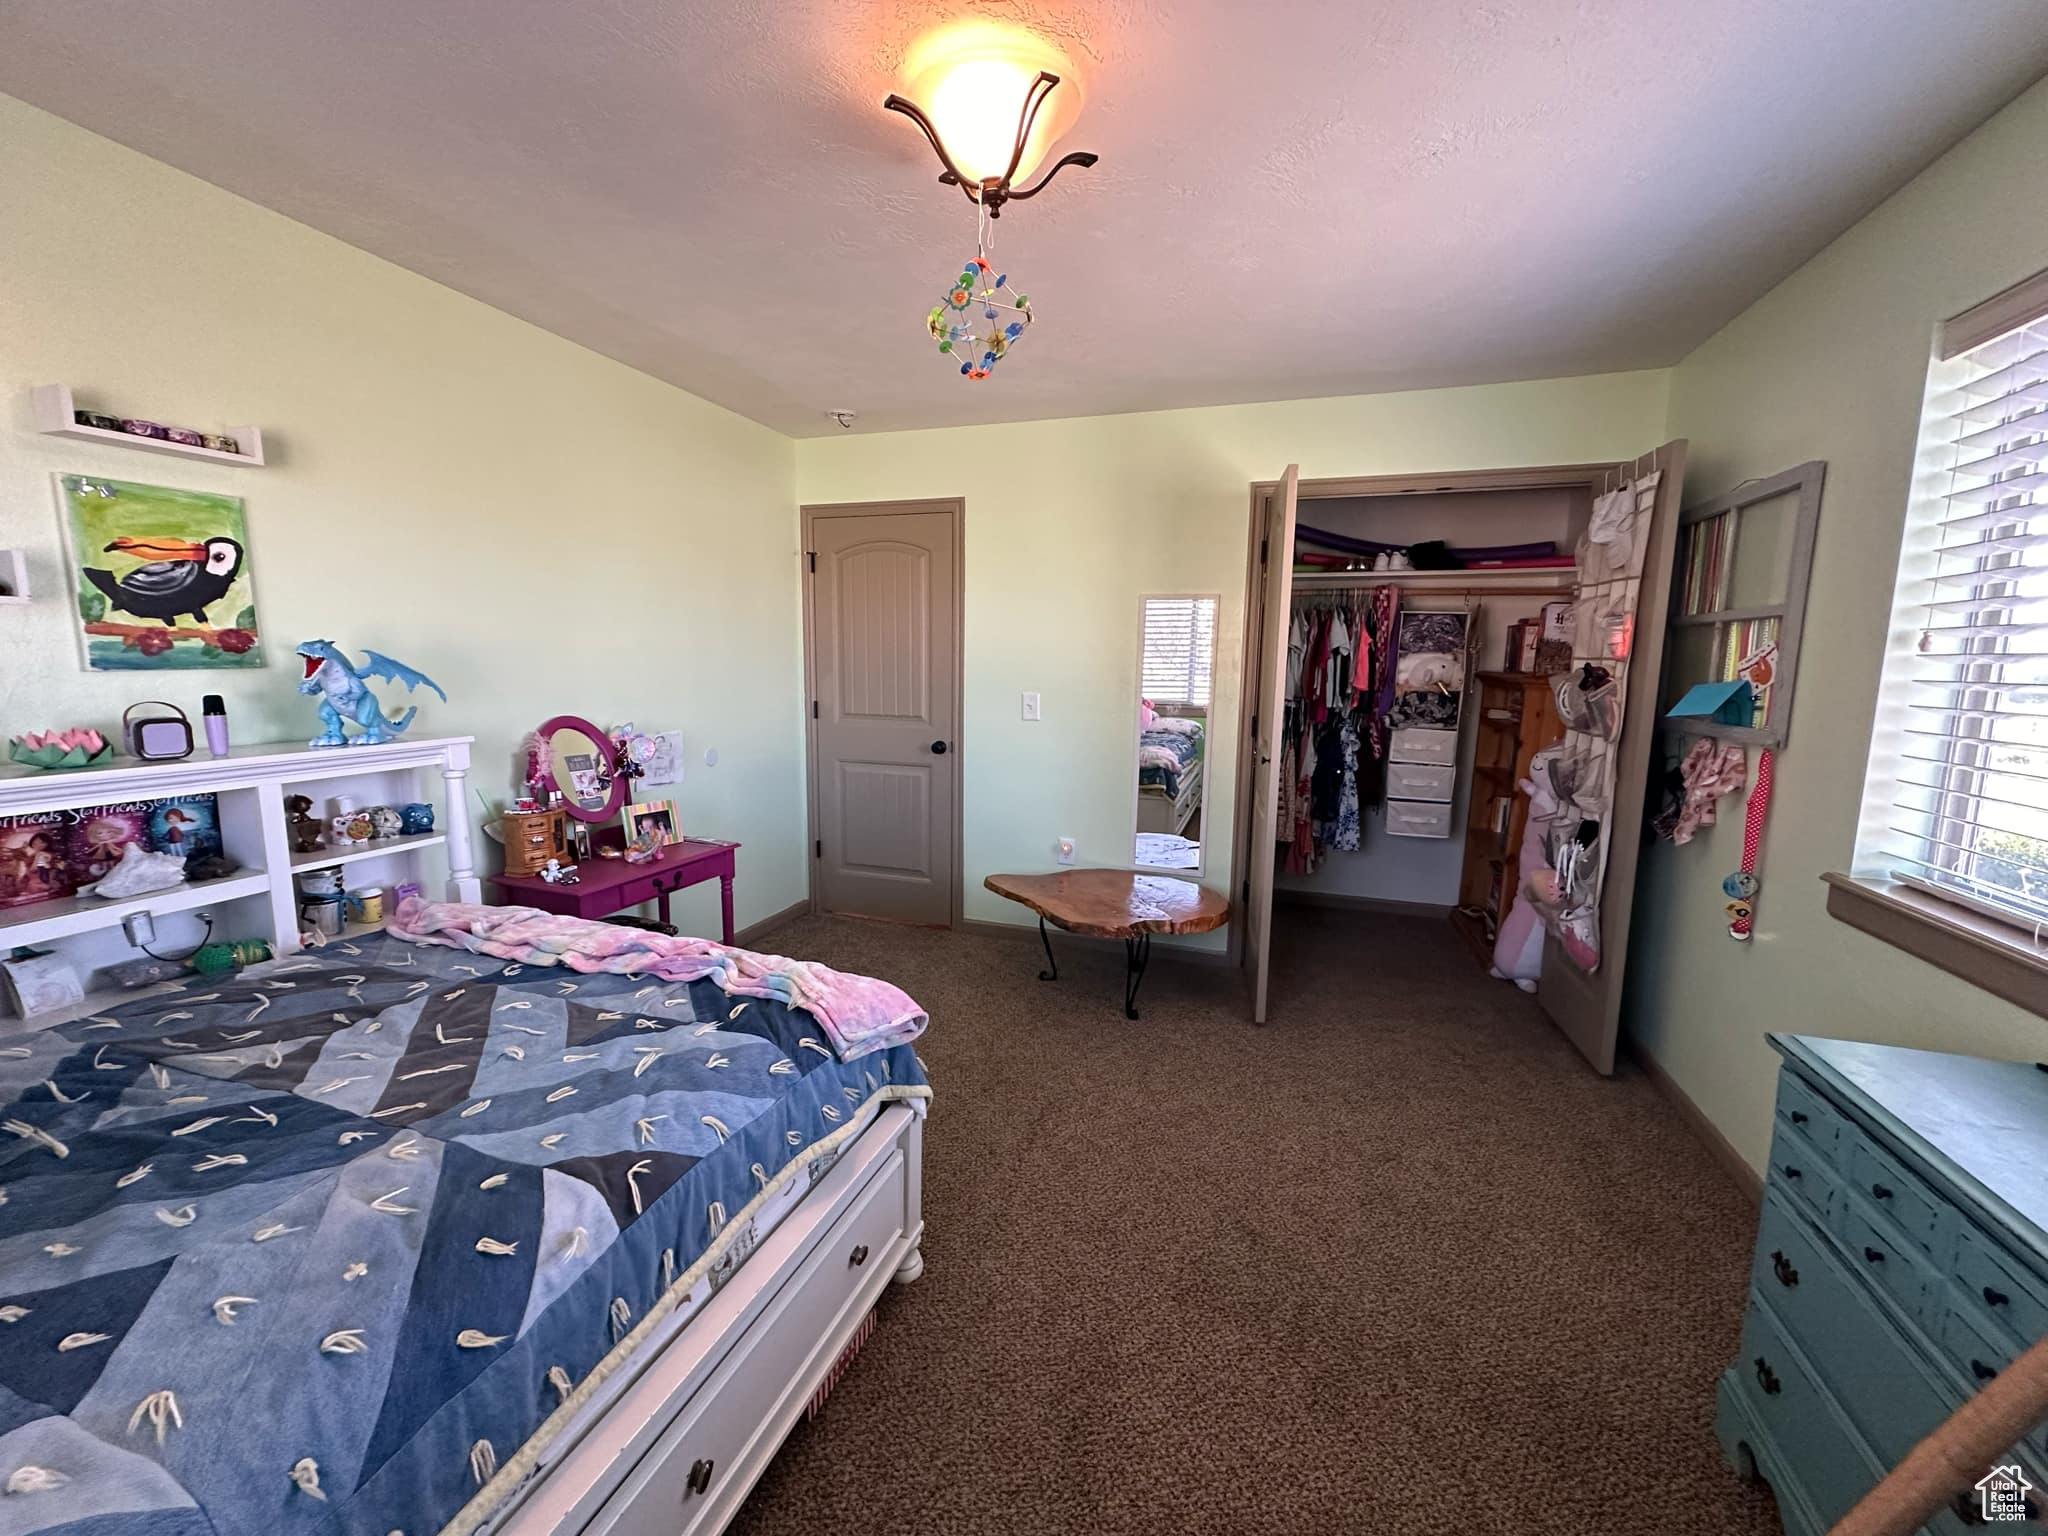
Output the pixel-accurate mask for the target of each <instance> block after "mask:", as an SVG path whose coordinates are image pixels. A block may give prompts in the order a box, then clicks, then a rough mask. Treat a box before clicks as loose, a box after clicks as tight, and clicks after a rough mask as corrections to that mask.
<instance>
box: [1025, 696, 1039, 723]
mask: <svg viewBox="0 0 2048 1536" xmlns="http://www.w3.org/2000/svg"><path fill="white" fill-rule="evenodd" d="M1024 718H1025V719H1026V720H1036V719H1038V718H1039V714H1038V695H1037V694H1036V693H1027V694H1025V695H1024Z"/></svg>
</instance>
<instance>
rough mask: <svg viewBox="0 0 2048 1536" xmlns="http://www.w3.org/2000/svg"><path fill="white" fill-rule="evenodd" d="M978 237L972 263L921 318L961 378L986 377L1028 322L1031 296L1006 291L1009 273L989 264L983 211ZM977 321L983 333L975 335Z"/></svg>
mask: <svg viewBox="0 0 2048 1536" xmlns="http://www.w3.org/2000/svg"><path fill="white" fill-rule="evenodd" d="M980 233H981V239H980V242H979V245H980V248H979V250H978V251H977V252H976V253H975V255H974V257H973V259H972V260H970V261H966V262H962V263H961V266H960V275H959V276H958V277H957V278H955V279H954V280H953V282H952V283H951V285H949V286H948V288H947V290H946V296H945V297H944V298H942V299H941V300H939V302H938V303H936V304H934V305H933V306H932V310H931V313H930V314H929V315H927V316H925V328H926V329H927V330H928V331H930V332H931V337H932V340H933V341H935V342H937V343H938V344H939V350H940V351H941V352H943V353H945V354H946V355H947V356H948V357H956V358H958V359H959V360H960V376H961V377H962V378H965V379H985V378H987V377H988V376H989V373H990V371H991V370H993V369H994V367H995V365H996V364H997V363H999V362H1001V361H1002V360H1003V358H1004V357H1006V356H1007V355H1008V354H1009V351H1010V344H1011V343H1012V342H1014V341H1015V340H1016V339H1017V338H1018V337H1019V336H1022V335H1023V334H1024V328H1025V327H1026V326H1028V325H1029V324H1030V323H1031V297H1030V295H1029V294H1023V293H1019V292H1017V291H1016V290H1015V289H1014V288H1012V287H1011V286H1010V277H1009V274H1008V273H1006V272H997V271H996V270H995V268H994V267H992V266H990V265H989V259H988V253H989V247H990V245H991V243H992V236H991V235H990V232H989V216H988V211H987V210H986V209H983V210H982V216H981V232H980ZM976 310H979V311H980V313H979V314H978V315H977V314H975V313H974V312H975V311H976ZM977 322H979V323H980V324H981V325H982V326H985V327H986V329H982V330H977V328H976V325H977Z"/></svg>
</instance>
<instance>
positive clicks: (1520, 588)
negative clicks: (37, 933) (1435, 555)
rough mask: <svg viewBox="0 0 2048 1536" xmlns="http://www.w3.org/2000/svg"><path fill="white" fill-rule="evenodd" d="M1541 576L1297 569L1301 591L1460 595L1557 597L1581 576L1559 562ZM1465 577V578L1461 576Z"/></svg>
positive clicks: (1296, 580)
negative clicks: (1311, 571) (1394, 590)
mask: <svg viewBox="0 0 2048 1536" xmlns="http://www.w3.org/2000/svg"><path fill="white" fill-rule="evenodd" d="M1544 574H1545V575H1547V576H1548V577H1549V578H1550V579H1549V580H1543V579H1540V578H1537V577H1536V576H1535V573H1534V572H1529V571H1515V572H1512V573H1510V572H1507V571H1503V572H1501V573H1500V575H1499V577H1498V579H1489V577H1490V573H1488V572H1485V571H1329V572H1321V573H1316V574H1304V573H1301V572H1296V573H1295V577H1294V583H1293V585H1294V590H1295V591H1297V592H1330V591H1339V592H1349V591H1361V592H1370V591H1371V590H1372V589H1373V588H1375V587H1400V588H1402V589H1403V590H1404V591H1411V592H1442V593H1445V594H1447V595H1451V596H1457V597H1557V596H1559V595H1561V594H1566V593H1569V592H1570V591H1571V589H1572V586H1573V584H1574V583H1575V582H1576V581H1577V580H1578V574H1579V573H1578V571H1577V570H1576V569H1575V568H1574V567H1571V566H1557V567H1551V568H1549V569H1547V570H1546V571H1545V573H1544ZM1460 577H1462V578H1463V580H1459V579H1457V578H1460Z"/></svg>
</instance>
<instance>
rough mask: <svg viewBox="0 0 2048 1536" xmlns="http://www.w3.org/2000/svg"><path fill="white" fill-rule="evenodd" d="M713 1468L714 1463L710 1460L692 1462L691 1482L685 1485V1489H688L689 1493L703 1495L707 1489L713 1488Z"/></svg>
mask: <svg viewBox="0 0 2048 1536" xmlns="http://www.w3.org/2000/svg"><path fill="white" fill-rule="evenodd" d="M712 1466H713V1463H712V1462H710V1461H709V1460H705V1459H702V1458H700V1459H698V1460H696V1461H693V1462H691V1463H690V1480H689V1481H688V1482H687V1483H685V1484H684V1485H683V1486H684V1487H685V1488H686V1489H687V1490H688V1491H689V1492H691V1493H695V1494H701V1493H703V1492H704V1490H705V1489H707V1488H709V1487H710V1486H711V1468H712Z"/></svg>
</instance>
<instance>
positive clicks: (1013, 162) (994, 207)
mask: <svg viewBox="0 0 2048 1536" xmlns="http://www.w3.org/2000/svg"><path fill="white" fill-rule="evenodd" d="M1059 83H1060V77H1059V76H1058V75H1055V74H1053V73H1051V72H1050V71H1048V70H1043V69H1041V70H1040V71H1039V72H1038V78H1037V79H1035V80H1033V81H1032V82H1031V86H1030V88H1029V89H1028V90H1027V91H1026V92H1025V93H1024V106H1023V109H1022V110H1021V111H1020V112H1019V113H1018V115H1017V137H1016V142H1015V145H1014V147H1013V148H1012V149H1011V152H1010V163H1009V165H1008V166H1007V167H1006V168H1005V169H1004V171H1003V173H1002V174H1001V175H1000V176H985V177H982V178H981V179H980V180H976V179H974V178H972V177H970V176H967V175H966V174H964V173H963V172H962V171H961V169H960V167H959V166H957V165H955V164H954V163H953V157H952V156H951V155H949V154H947V153H946V145H945V141H944V140H942V139H941V138H940V137H939V131H938V129H937V128H935V127H934V126H933V125H932V120H931V119H930V118H929V117H927V116H926V115H925V113H924V110H923V109H922V108H921V107H919V106H918V104H917V103H916V102H914V101H910V100H907V99H905V98H904V97H902V96H898V95H897V94H895V92H893V91H892V92H890V94H889V95H888V97H887V98H886V99H885V100H884V101H883V102H882V106H883V107H884V108H885V109H886V110H888V111H890V112H901V113H902V114H903V115H904V116H905V117H907V118H909V119H910V120H911V121H912V122H913V123H915V124H917V126H918V127H919V128H920V129H921V130H923V132H924V136H925V141H926V142H927V143H929V144H930V145H931V147H932V150H933V152H934V153H936V154H937V155H938V157H939V164H940V165H942V166H944V167H945V169H944V170H943V171H942V172H940V174H939V180H940V182H942V183H943V184H944V185H946V186H949V187H958V188H959V189H960V190H961V192H962V193H964V194H965V195H966V198H967V200H968V201H969V202H970V203H975V204H978V205H979V206H980V207H981V208H982V209H983V210H984V212H986V214H987V216H988V217H989V218H992V219H994V218H1000V217H1001V216H1002V211H1003V204H1005V203H1007V202H1009V201H1011V200H1012V199H1017V200H1020V201H1021V200H1023V199H1025V198H1031V197H1036V196H1037V195H1038V194H1039V193H1040V192H1043V191H1044V190H1045V188H1046V184H1047V183H1048V182H1050V181H1051V180H1052V179H1053V177H1055V176H1057V175H1058V174H1059V173H1060V172H1061V171H1062V170H1063V169H1065V168H1066V167H1067V166H1070V165H1078V166H1084V167H1085V166H1091V165H1093V164H1095V162H1096V160H1097V159H1098V158H1100V157H1099V156H1096V155H1093V154H1089V153H1087V152H1086V151H1081V152H1077V153H1075V154H1070V155H1062V156H1061V157H1060V158H1059V159H1058V160H1057V161H1055V162H1054V163H1053V166H1052V168H1051V169H1050V170H1048V171H1047V172H1046V173H1045V174H1044V175H1043V176H1041V177H1039V178H1038V180H1037V181H1036V182H1035V183H1033V184H1032V185H1031V186H1028V187H1012V186H1011V184H1010V182H1011V179H1012V178H1013V177H1014V176H1015V175H1016V174H1017V167H1018V166H1019V165H1020V164H1022V163H1023V160H1024V151H1025V147H1026V146H1027V145H1028V144H1029V143H1030V141H1031V129H1032V125H1033V124H1034V123H1035V122H1036V121H1037V118H1038V109H1039V108H1040V107H1042V106H1043V105H1044V104H1045V99H1046V98H1047V97H1048V96H1050V95H1051V94H1052V92H1053V89H1054V87H1056V86H1057V85H1058V84H1059Z"/></svg>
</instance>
